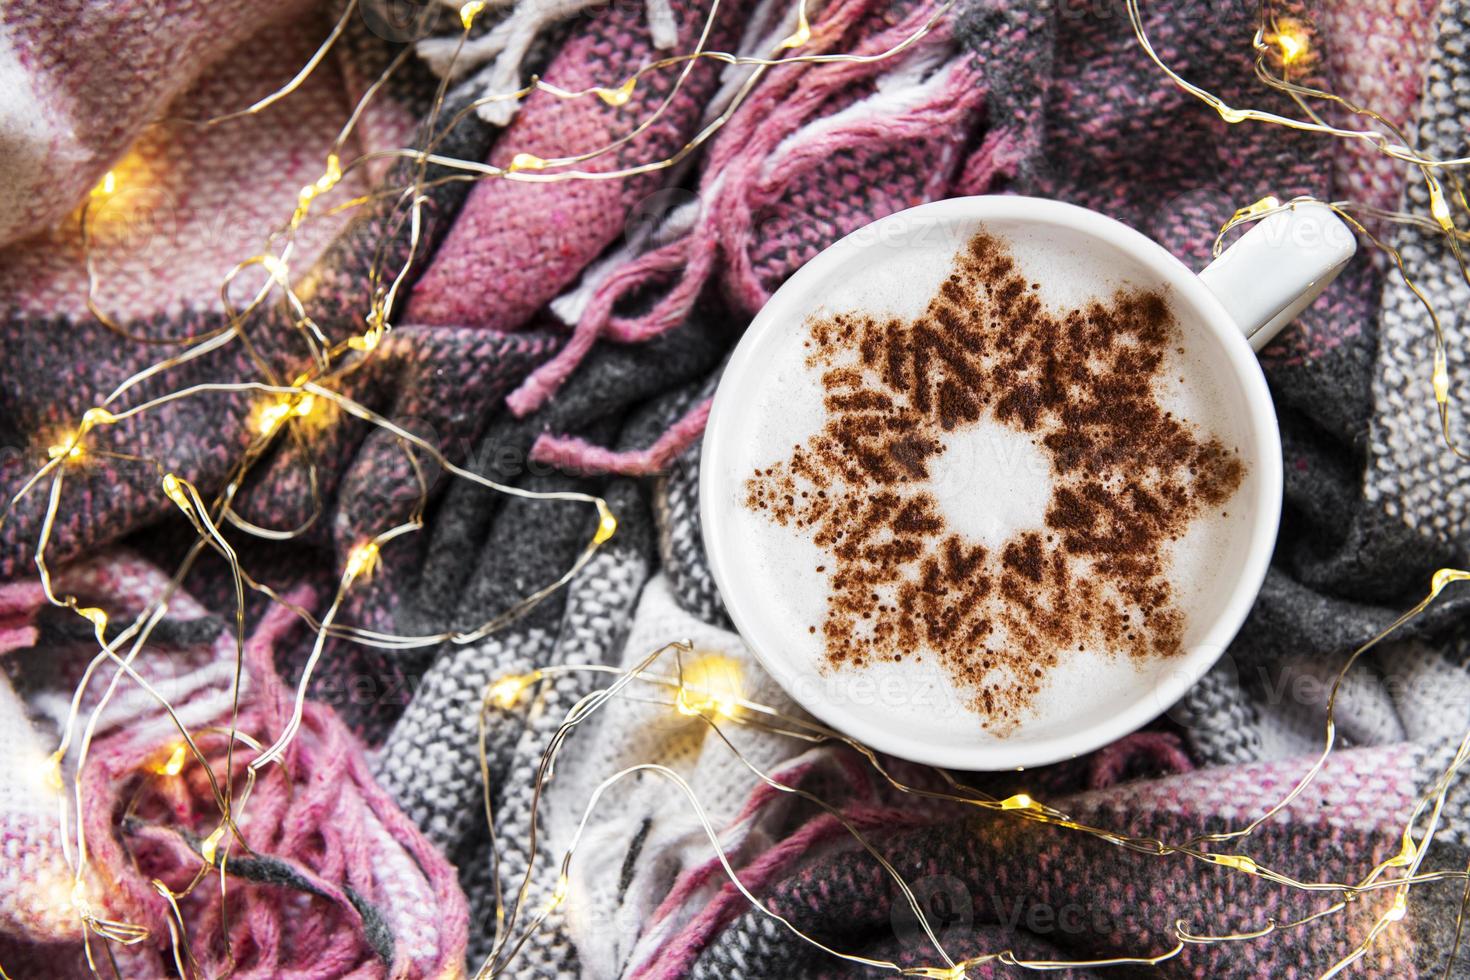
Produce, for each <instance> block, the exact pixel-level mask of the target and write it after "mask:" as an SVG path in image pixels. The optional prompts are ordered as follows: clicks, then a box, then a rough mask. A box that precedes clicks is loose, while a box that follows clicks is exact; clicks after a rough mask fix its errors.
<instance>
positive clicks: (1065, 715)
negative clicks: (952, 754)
mask: <svg viewBox="0 0 1470 980" xmlns="http://www.w3.org/2000/svg"><path fill="white" fill-rule="evenodd" d="M976 230H978V229H976V228H974V227H971V228H968V229H965V230H964V231H963V232H961V231H959V230H954V231H936V232H935V233H934V234H933V235H931V236H929V239H930V240H928V241H914V240H912V239H911V240H907V241H904V242H902V243H900V244H898V245H893V246H888V245H883V244H875V245H874V246H873V247H870V248H866V249H864V250H863V251H862V254H861V257H860V258H859V259H857V260H856V262H855V263H854V264H853V265H850V266H849V267H847V268H846V269H844V270H843V274H842V276H841V277H840V279H839V280H838V281H834V282H832V283H830V284H828V288H826V289H821V290H818V291H817V292H816V293H814V294H813V295H812V299H811V302H810V306H809V309H808V310H807V314H808V315H809V316H810V315H813V314H815V315H820V316H826V315H830V314H833V313H839V312H846V311H861V312H866V313H871V314H873V315H874V316H876V317H881V316H882V315H883V314H892V315H894V316H897V317H902V318H910V317H914V316H917V315H918V314H920V313H922V312H923V310H924V308H925V306H926V305H927V303H928V301H929V299H930V297H931V296H932V295H933V294H934V292H935V290H936V289H937V288H938V286H939V284H940V283H941V282H942V281H943V279H944V278H945V277H946V276H947V275H948V274H949V271H950V267H951V262H952V260H953V258H954V255H955V253H956V251H957V250H958V249H959V248H962V247H964V246H965V245H966V244H967V242H968V240H969V237H970V235H971V234H973V233H974V231H976ZM985 230H986V231H988V232H990V233H991V234H994V235H996V236H997V237H999V238H1001V239H1002V240H1003V241H1005V242H1006V243H1007V245H1008V246H1009V248H1010V251H1011V254H1012V256H1013V257H1014V258H1015V259H1016V261H1017V264H1018V266H1019V268H1020V270H1021V271H1022V272H1023V274H1024V275H1025V276H1026V277H1027V278H1028V279H1030V280H1031V281H1034V282H1036V283H1039V284H1040V288H1039V290H1038V292H1037V295H1038V296H1039V298H1040V300H1041V302H1042V303H1043V304H1044V305H1045V306H1047V307H1048V308H1051V309H1053V310H1065V309H1068V308H1072V307H1075V306H1079V305H1083V304H1085V303H1087V302H1088V301H1090V300H1093V299H1098V298H1100V299H1103V300H1106V299H1107V298H1109V297H1110V296H1111V295H1112V294H1113V293H1114V292H1115V291H1116V290H1118V289H1120V288H1129V289H1156V290H1159V291H1160V292H1162V293H1163V295H1164V296H1165V297H1166V299H1169V301H1170V306H1171V309H1172V310H1173V312H1174V314H1175V318H1176V320H1177V321H1178V324H1179V329H1180V339H1179V341H1178V345H1179V346H1182V347H1183V354H1178V353H1177V352H1173V351H1172V348H1171V354H1170V359H1169V362H1168V364H1167V365H1166V369H1165V371H1164V372H1163V373H1162V374H1161V376H1160V381H1159V382H1158V384H1157V386H1156V392H1157V394H1158V396H1159V401H1160V402H1161V403H1162V404H1163V405H1164V407H1165V408H1166V409H1168V410H1170V411H1173V412H1174V413H1175V415H1176V416H1178V417H1182V418H1184V419H1187V420H1188V421H1190V422H1192V423H1194V424H1195V425H1196V426H1197V427H1198V429H1199V431H1200V434H1201V436H1203V437H1206V438H1207V437H1208V436H1210V435H1213V436H1215V437H1217V438H1219V439H1220V441H1221V442H1222V443H1223V444H1224V445H1225V446H1226V447H1229V448H1237V449H1238V450H1239V451H1240V456H1241V459H1242V460H1243V461H1244V462H1245V464H1246V475H1245V479H1244V482H1243V483H1242V484H1241V486H1240V487H1239V489H1237V491H1236V492H1235V494H1234V495H1233V496H1232V497H1231V498H1230V499H1229V500H1228V501H1226V502H1225V504H1224V505H1222V506H1221V507H1219V508H1212V509H1210V510H1207V511H1206V512H1205V513H1203V514H1202V515H1201V516H1200V517H1199V518H1197V519H1196V520H1195V521H1193V522H1192V523H1191V524H1190V525H1189V528H1188V530H1187V531H1186V533H1185V534H1184V535H1183V536H1182V537H1181V539H1180V540H1179V541H1178V542H1176V543H1174V544H1173V545H1172V546H1171V547H1170V550H1169V554H1171V556H1172V572H1171V574H1170V579H1171V581H1172V583H1173V586H1174V602H1175V604H1176V605H1177V607H1178V608H1179V609H1180V610H1182V611H1183V612H1184V614H1185V618H1186V627H1185V633H1184V651H1185V652H1184V654H1181V655H1180V656H1177V657H1170V658H1150V659H1148V660H1145V661H1142V662H1138V661H1135V660H1133V659H1131V658H1130V657H1128V656H1127V655H1126V654H1119V655H1117V656H1109V655H1108V654H1107V653H1106V652H1105V651H1101V650H1092V649H1089V650H1083V651H1075V650H1074V651H1071V652H1068V653H1065V654H1064V655H1063V660H1062V663H1061V664H1060V665H1059V666H1058V667H1055V668H1052V669H1050V670H1049V671H1048V675H1047V681H1046V683H1045V684H1044V686H1043V689H1042V690H1041V692H1040V694H1039V695H1037V696H1036V697H1035V698H1034V700H1033V701H1032V703H1031V705H1030V707H1029V709H1027V710H1026V711H1025V712H1023V715H1022V718H1021V720H1020V724H1019V725H1018V726H1017V727H1015V728H1013V729H1012V730H1010V731H1009V732H1008V733H1006V734H1005V735H1004V736H1003V737H1004V739H1005V740H1006V741H1008V742H1015V741H1018V740H1025V739H1026V738H1027V737H1034V738H1052V737H1056V736H1058V735H1062V734H1066V733H1069V732H1071V731H1073V730H1074V729H1076V728H1080V727H1086V726H1090V725H1092V724H1095V723H1098V722H1100V721H1102V720H1104V719H1105V718H1107V717H1110V716H1111V715H1112V714H1113V713H1114V712H1115V711H1116V710H1117V708H1118V707H1119V706H1120V705H1121V703H1122V702H1123V701H1124V700H1128V701H1133V700H1137V698H1138V696H1139V690H1140V686H1141V685H1142V686H1145V687H1151V686H1152V685H1154V684H1156V683H1158V682H1159V681H1161V680H1162V679H1163V678H1165V677H1166V676H1168V675H1169V674H1171V673H1173V674H1176V675H1177V674H1178V673H1179V672H1180V671H1181V670H1183V669H1184V668H1183V667H1182V666H1180V661H1182V660H1183V659H1184V658H1185V657H1186V656H1187V655H1188V654H1189V652H1190V651H1192V650H1195V649H1197V644H1198V643H1199V642H1200V640H1199V637H1200V636H1201V634H1202V632H1203V630H1204V629H1205V628H1206V627H1207V626H1208V625H1209V624H1210V623H1211V621H1212V620H1213V619H1214V618H1215V616H1216V613H1217V611H1218V610H1219V608H1220V607H1221V606H1222V605H1223V604H1224V602H1225V597H1226V594H1227V592H1228V590H1229V589H1230V588H1231V587H1232V586H1233V584H1234V582H1235V576H1236V575H1237V574H1238V570H1239V569H1240V567H1241V566H1242V564H1243V563H1244V561H1245V558H1246V551H1247V547H1248V542H1249V538H1250V535H1249V530H1250V527H1251V520H1252V515H1251V514H1250V513H1249V512H1250V510H1251V509H1252V504H1251V503H1250V502H1251V501H1252V500H1253V499H1254V495H1255V474H1254V467H1253V466H1252V447H1251V446H1250V445H1249V444H1248V443H1247V442H1246V441H1244V440H1245V439H1247V438H1248V429H1247V427H1246V423H1245V418H1246V415H1245V412H1244V411H1243V406H1244V404H1245V401H1244V399H1245V394H1244V392H1243V390H1242V389H1241V388H1240V387H1239V382H1238V381H1237V380H1236V379H1235V378H1234V376H1233V375H1232V374H1231V373H1230V372H1229V370H1228V369H1226V368H1225V367H1223V366H1221V365H1222V356H1223V355H1222V354H1221V353H1220V351H1219V347H1218V344H1219V341H1218V340H1217V339H1216V338H1214V337H1213V336H1212V335H1210V333H1209V332H1208V330H1207V329H1205V328H1204V327H1203V326H1200V325H1198V324H1195V323H1191V321H1190V316H1189V315H1188V314H1187V311H1185V310H1182V309H1181V308H1180V305H1179V303H1178V302H1176V301H1175V300H1174V299H1173V297H1172V296H1171V294H1170V291H1169V288H1168V286H1167V284H1165V283H1163V282H1160V281H1159V280H1158V279H1157V276H1156V274H1155V273H1153V272H1152V271H1150V270H1149V269H1147V268H1146V267H1145V266H1142V265H1141V264H1139V263H1137V262H1136V261H1135V260H1133V259H1131V258H1129V257H1127V256H1126V255H1122V254H1120V253H1116V252H1113V251H1105V250H1103V249H1102V248H1101V247H1098V246H1093V245H1091V244H1090V243H1089V241H1088V240H1087V239H1084V238H1081V237H1079V236H1078V235H1077V234H1076V233H1075V232H1070V231H1063V230H1060V229H1054V228H1050V227H1046V226H1036V225H1020V226H1016V227H1008V226H1006V225H1004V224H999V223H992V224H988V225H986V226H985ZM772 333H773V334H775V335H777V336H775V337H773V338H772V339H771V341H770V345H769V346H768V347H767V348H765V349H764V350H763V351H762V357H761V363H763V364H765V365H768V368H767V371H766V373H765V374H764V376H763V378H762V381H761V383H760V387H759V389H758V390H757V391H755V392H754V394H753V397H752V398H751V400H750V401H749V402H748V404H746V405H745V406H744V410H743V412H742V415H743V418H742V419H741V420H740V422H739V423H738V424H737V425H736V426H735V427H733V428H732V434H733V435H736V436H737V437H738V438H739V445H738V447H736V448H734V449H733V451H732V453H731V455H730V456H729V457H728V458H729V459H730V461H731V462H730V465H729V468H728V470H727V471H725V472H723V473H721V474H720V486H721V488H722V491H723V493H724V494H725V499H723V500H722V501H720V502H719V506H721V507H722V508H724V509H725V511H724V514H723V515H722V516H723V519H724V521H725V522H726V526H727V527H728V528H729V535H728V538H729V545H728V547H729V548H730V550H731V556H730V557H731V561H730V566H729V567H730V569H731V573H732V574H734V575H743V576H750V577H751V580H752V581H756V582H760V583H762V585H761V587H760V588H759V590H758V591H759V592H760V597H759V599H758V600H757V602H758V607H757V613H758V614H760V615H763V616H766V617H769V619H768V621H770V622H779V623H783V624H787V628H784V629H783V630H782V633H783V635H784V636H785V637H786V638H788V642H787V644H786V647H785V649H783V650H782V651H781V652H780V655H781V656H782V657H784V658H785V660H786V662H787V663H788V664H793V665H795V667H794V669H793V670H792V673H790V674H788V675H787V676H783V677H781V678H779V679H780V680H781V681H782V682H783V683H784V684H786V685H787V686H788V687H789V688H794V689H795V690H796V692H797V693H798V695H799V696H802V697H807V696H810V697H811V698H812V699H814V700H817V701H820V702H823V703H832V704H834V705H842V706H845V707H846V709H847V710H859V711H861V712H862V713H863V714H864V715H865V716H867V717H868V718H870V719H871V720H872V721H874V722H875V723H880V724H883V725H884V726H885V727H891V728H892V729H895V730H899V731H903V732H905V733H906V734H908V735H910V736H912V737H916V738H923V739H926V740H933V741H949V742H950V743H952V744H953V743H959V744H972V743H988V742H991V741H994V740H995V739H997V738H999V737H1002V736H997V735H994V734H991V733H988V732H986V731H985V730H983V729H982V728H981V726H980V724H979V716H977V715H976V714H975V712H974V710H973V709H971V708H970V707H968V706H967V704H968V701H969V697H968V693H967V692H966V691H965V690H963V689H962V688H957V687H956V685H955V682H954V681H953V680H951V678H950V676H949V674H948V673H947V672H946V671H945V669H944V668H942V667H941V666H940V665H938V664H937V663H936V662H935V659H934V658H933V657H932V656H920V657H917V658H916V657H912V656H909V657H905V658H904V660H903V661H902V662H900V663H877V664H874V665H872V666H869V667H865V668H862V669H855V668H852V667H842V668H831V667H829V666H827V665H826V664H825V663H824V657H823V654H824V648H823V642H822V637H821V631H820V624H821V623H822V622H823V620H824V618H825V611H826V606H827V582H826V579H825V576H823V575H819V574H814V573H813V569H814V568H815V567H816V566H819V565H823V564H824V563H830V557H829V556H828V555H827V554H826V553H825V552H824V551H823V550H822V549H820V548H818V547H817V546H816V545H815V544H814V543H813V542H812V540H811V536H810V532H803V531H802V530H801V529H797V528H793V527H790V526H787V527H782V526H780V525H778V524H776V523H775V522H774V521H772V520H770V519H769V517H768V516H767V515H765V514H763V513H758V512H754V511H752V510H750V509H749V508H748V507H747V506H746V503H745V494H746V489H745V481H746V479H747V478H748V477H749V476H751V475H752V474H753V473H754V472H755V471H756V469H757V468H763V467H767V466H770V465H771V464H773V463H776V462H779V461H781V460H782V459H784V458H786V456H787V455H788V454H789V453H790V451H791V450H792V448H793V447H794V446H797V445H800V444H803V443H805V442H806V440H807V439H808V438H810V437H811V436H812V435H813V434H815V433H817V432H818V431H820V430H821V428H822V426H823V425H824V423H825V422H826V409H825V408H824V407H823V404H822V398H823V389H822V385H821V383H820V381H819V369H816V368H809V367H808V366H807V365H806V363H805V359H806V353H807V352H806V351H804V350H803V343H804V342H805V341H806V340H807V339H808V337H809V333H808V326H807V323H806V322H804V321H802V320H797V319H794V320H793V321H792V322H791V323H790V324H789V325H783V326H781V327H779V328H778V329H776V330H773V331H772ZM1181 379H1184V380H1181ZM992 403H993V399H992ZM944 441H945V445H946V448H947V450H948V451H947V452H946V453H945V454H944V455H943V456H941V457H939V458H938V459H936V460H934V461H932V465H931V472H932V477H931V479H930V481H928V484H927V488H928V489H929V490H931V492H933V494H934V495H935V497H936V498H937V499H938V500H939V502H940V505H941V507H942V509H943V511H944V514H945V517H946V518H947V520H948V523H949V524H950V526H951V528H952V529H953V530H956V531H959V532H961V533H963V534H965V535H967V536H969V537H972V538H974V539H976V540H978V541H979V542H981V543H983V544H984V545H986V547H987V548H990V549H994V548H995V546H997V545H998V544H1000V543H1001V542H1004V541H1005V540H1006V539H1007V538H1009V537H1010V536H1011V535H1012V534H1013V533H1015V532H1017V531H1021V530H1026V529H1035V530H1040V531H1042V532H1043V533H1044V532H1045V531H1046V528H1045V526H1044V515H1045V511H1046V507H1047V503H1048V500H1049V497H1050V493H1051V479H1052V478H1051V474H1050V463H1049V461H1048V456H1047V453H1046V451H1045V450H1043V449H1040V448H1038V447H1037V446H1036V445H1035V444H1033V441H1032V439H1031V437H1030V436H1029V435H1027V434H1025V433H1021V432H1017V431H1015V430H1013V429H1011V428H1009V427H1006V426H1003V425H1001V424H999V423H997V422H995V421H994V420H993V419H991V418H990V417H989V415H988V414H987V416H986V417H985V418H984V419H983V420H982V421H981V422H980V423H979V424H978V425H975V426H973V427H971V428H969V429H965V430H963V431H957V432H954V433H950V434H948V435H947V436H946V437H945V440H944ZM1226 514H1228V516H1226ZM812 624H816V625H817V626H818V630H817V632H816V633H815V634H813V633H811V632H809V626H810V625H812ZM778 672H779V671H778ZM1168 707H1169V705H1168V704H1167V703H1163V702H1162V701H1161V702H1159V703H1158V704H1157V705H1156V710H1157V711H1163V710H1164V709H1166V708H1168Z"/></svg>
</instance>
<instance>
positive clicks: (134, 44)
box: [0, 0, 308, 244]
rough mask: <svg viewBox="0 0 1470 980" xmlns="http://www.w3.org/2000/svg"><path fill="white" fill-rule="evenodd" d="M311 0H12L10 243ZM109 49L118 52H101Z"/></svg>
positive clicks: (0, 220)
mask: <svg viewBox="0 0 1470 980" xmlns="http://www.w3.org/2000/svg"><path fill="white" fill-rule="evenodd" d="M307 6H308V4H307V2H306V0H246V2H243V3H211V2H209V0H149V2H142V0H121V2H118V3H96V2H92V0H54V2H51V3H46V4H27V3H7V4H4V5H3V6H0V133H3V134H5V139H4V142H0V160H4V164H3V169H4V174H5V177H6V179H5V180H4V181H0V244H4V243H8V242H11V241H15V240H16V239H18V238H21V237H23V236H25V235H28V234H30V233H32V232H35V231H37V230H39V229H42V228H46V227H48V226H50V225H52V224H54V223H55V222H56V221H58V220H60V218H61V217H62V216H63V215H64V214H66V212H67V211H69V210H71V208H72V206H73V205H75V204H76V202H77V201H78V200H79V199H80V198H81V196H82V195H83V194H84V193H85V192H86V191H87V189H88V188H89V187H91V186H92V185H93V184H94V183H96V181H97V179H98V178H99V177H101V176H102V174H103V172H105V171H106V170H107V168H108V167H110V166H111V165H112V163H113V162H114V160H115V159H116V157H117V156H118V155H119V154H121V153H122V151H123V149H124V148H125V147H126V146H127V145H128V144H129V143H130V142H131V141H132V139H133V138H134V137H135V136H136V135H137V133H138V130H139V129H140V128H141V127H142V126H143V124H144V123H147V122H149V121H151V120H153V119H154V118H156V117H158V116H159V115H161V114H162V112H163V110H164V109H165V108H166V107H167V106H168V105H169V103H171V102H172V101H173V100H174V97H175V96H177V95H178V94H179V93H181V92H182V91H184V89H185V88H187V87H188V85H189V84H190V83H191V82H192V81H193V80H194V79H195V78H196V77H198V76H199V74H200V72H201V71H202V70H203V69H204V68H205V66H207V65H209V64H211V63H212V62H214V61H215V60H216V59H217V58H218V57H219V56H220V55H222V54H224V53H225V52H226V51H228V50H229V49H230V48H232V47H234V46H235V45H236V44H238V43H240V42H241V41H242V40H244V39H245V38H246V37H248V36H250V35H251V34H253V33H255V32H256V31H257V30H259V28H260V25H261V24H263V23H269V22H271V21H274V20H277V19H279V18H280V17H281V16H283V15H287V14H290V13H291V12H292V11H297V12H299V11H301V10H304V9H306V7H307ZM100 52H106V53H107V55H106V57H99V53H100Z"/></svg>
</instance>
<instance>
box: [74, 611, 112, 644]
mask: <svg viewBox="0 0 1470 980" xmlns="http://www.w3.org/2000/svg"><path fill="white" fill-rule="evenodd" d="M77 615H78V616H81V617H82V618H83V619H85V620H86V621H87V622H89V623H91V624H92V627H93V629H94V630H95V631H96V633H97V639H98V641H99V642H105V641H104V640H103V637H104V635H105V634H106V633H107V613H105V612H103V611H102V610H101V609H98V608H97V607H96V606H83V607H82V608H80V609H78V610H77Z"/></svg>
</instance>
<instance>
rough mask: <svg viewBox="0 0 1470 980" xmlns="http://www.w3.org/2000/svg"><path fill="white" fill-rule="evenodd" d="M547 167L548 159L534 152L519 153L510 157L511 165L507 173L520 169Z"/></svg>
mask: <svg viewBox="0 0 1470 980" xmlns="http://www.w3.org/2000/svg"><path fill="white" fill-rule="evenodd" d="M545 167H546V161H545V160H543V159H541V158H540V157H538V156H537V155H536V154H534V153H517V154H516V155H515V156H513V157H511V158H510V166H509V167H508V168H506V171H505V172H506V173H510V174H513V173H515V172H517V171H519V170H542V169H544V168H545Z"/></svg>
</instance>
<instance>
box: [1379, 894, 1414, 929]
mask: <svg viewBox="0 0 1470 980" xmlns="http://www.w3.org/2000/svg"><path fill="white" fill-rule="evenodd" d="M1408 914H1409V902H1408V899H1406V898H1405V897H1404V893H1403V892H1399V893H1398V894H1397V895H1395V896H1394V899H1393V905H1391V906H1390V907H1389V909H1388V911H1387V912H1385V913H1384V914H1383V918H1384V919H1386V920H1387V921H1389V922H1398V921H1399V920H1401V919H1402V918H1403V917H1404V916H1406V915H1408Z"/></svg>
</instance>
